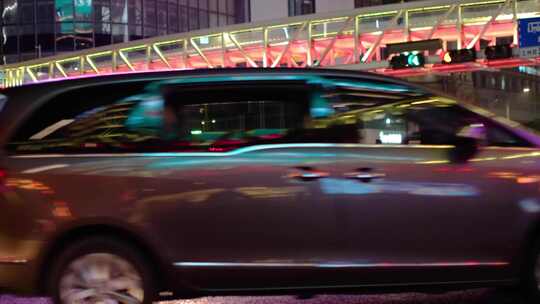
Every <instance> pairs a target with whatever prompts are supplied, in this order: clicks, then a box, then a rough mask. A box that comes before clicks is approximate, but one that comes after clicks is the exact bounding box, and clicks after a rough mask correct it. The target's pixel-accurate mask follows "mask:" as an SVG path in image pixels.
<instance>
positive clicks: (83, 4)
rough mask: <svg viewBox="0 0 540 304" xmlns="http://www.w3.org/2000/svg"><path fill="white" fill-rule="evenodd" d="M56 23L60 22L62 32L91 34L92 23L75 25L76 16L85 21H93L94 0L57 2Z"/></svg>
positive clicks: (55, 3) (60, 0) (63, 0)
mask: <svg viewBox="0 0 540 304" xmlns="http://www.w3.org/2000/svg"><path fill="white" fill-rule="evenodd" d="M54 7H55V11H56V21H57V22H60V32H61V33H62V34H69V33H75V32H79V33H80V32H91V31H92V23H90V22H83V23H79V22H78V23H76V24H74V23H73V20H74V15H77V17H82V19H84V20H91V15H92V11H93V9H92V0H55V1H54Z"/></svg>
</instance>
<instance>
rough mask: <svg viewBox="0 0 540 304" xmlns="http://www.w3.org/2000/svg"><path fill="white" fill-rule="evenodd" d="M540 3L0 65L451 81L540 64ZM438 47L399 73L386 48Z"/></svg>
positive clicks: (383, 14)
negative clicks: (333, 73)
mask: <svg viewBox="0 0 540 304" xmlns="http://www.w3.org/2000/svg"><path fill="white" fill-rule="evenodd" d="M539 16H540V1H539V0H523V1H519V0H484V1H479V0H442V1H437V0H432V1H415V2H407V3H400V4H391V5H383V6H374V7H366V8H360V9H355V10H350V11H344V12H343V11H342V12H334V13H324V14H314V15H305V16H297V17H292V18H287V19H282V20H273V21H268V22H262V23H249V24H241V25H234V26H229V27H221V28H215V29H209V30H201V31H195V32H188V33H180V34H174V35H168V36H159V37H153V38H149V39H144V40H137V41H131V42H128V43H121V44H114V45H109V46H105V47H100V48H95V49H88V50H84V51H79V52H71V53H66V54H63V55H58V56H54V57H46V58H41V59H36V60H32V61H26V62H21V63H17V64H10V65H5V66H0V70H1V71H2V72H3V73H4V81H3V86H4V87H11V86H18V85H21V84H26V83H36V82H41V81H49V80H52V79H66V78H72V77H81V76H92V75H104V74H117V73H129V72H141V71H158V70H183V69H202V68H204V69H206V68H221V67H227V68H235V67H265V68H273V67H311V68H316V67H335V68H344V69H356V70H369V71H373V72H377V73H382V74H387V75H395V76H402V77H407V76H416V75H425V74H447V73H452V72H465V71H474V70H478V69H486V68H493V69H498V68H507V67H516V66H522V65H534V64H539V63H540V56H539V57H532V58H530V57H529V58H525V57H520V55H519V52H518V50H517V42H518V26H517V24H518V22H517V20H518V19H523V18H530V17H539ZM428 39H441V41H442V48H441V49H440V50H438V51H437V52H433V51H432V52H430V53H429V54H428V53H427V52H426V56H427V57H426V58H427V59H426V64H425V65H424V66H423V67H418V68H406V69H396V70H393V69H391V68H389V67H388V65H389V55H390V54H387V53H388V52H387V50H386V46H387V45H388V44H393V43H400V42H412V41H419V40H428ZM501 41H505V42H506V43H508V42H509V43H512V44H513V45H514V46H516V48H514V56H513V57H512V58H506V59H498V60H486V59H485V58H482V56H480V57H479V58H478V59H477V60H475V61H473V62H467V63H461V64H442V63H441V58H442V56H443V54H444V51H445V50H446V49H447V48H449V49H456V48H457V49H462V48H474V49H476V50H480V48H481V46H486V45H495V44H497V43H498V42H501Z"/></svg>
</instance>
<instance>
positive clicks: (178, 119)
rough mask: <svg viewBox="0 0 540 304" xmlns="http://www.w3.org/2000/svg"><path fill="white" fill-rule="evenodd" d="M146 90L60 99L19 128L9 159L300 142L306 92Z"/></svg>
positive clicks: (301, 87) (284, 87) (279, 87)
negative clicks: (27, 156) (47, 155)
mask: <svg viewBox="0 0 540 304" xmlns="http://www.w3.org/2000/svg"><path fill="white" fill-rule="evenodd" d="M148 87H149V84H148V83H144V84H140V85H135V86H128V87H123V86H122V85H120V86H113V87H111V88H109V89H96V88H92V89H91V90H90V89H83V90H75V91H73V92H70V93H68V94H64V95H62V96H59V97H57V98H55V99H53V100H51V101H49V102H48V103H47V104H46V105H45V106H43V107H42V108H41V109H39V110H38V111H37V112H36V113H34V114H33V115H32V116H31V117H30V119H29V120H28V121H27V122H26V123H25V124H23V126H22V127H21V128H20V129H19V131H18V132H17V134H15V136H14V137H13V138H12V140H11V141H10V142H9V143H8V147H7V148H8V151H10V152H11V153H16V154H21V153H118V152H122V153H131V152H203V151H204V152H223V151H229V150H232V149H236V148H239V147H244V146H249V145H256V144H270V143H284V142H295V141H299V140H300V138H303V137H302V136H303V135H302V134H303V131H302V130H303V128H304V124H303V123H304V120H306V119H307V116H308V113H309V107H308V103H309V98H310V93H309V90H307V89H306V85H305V84H295V85H289V84H261V85H259V86H257V85H254V84H253V83H246V84H240V85H231V84H227V85H221V86H220V85H216V84H212V85H211V86H202V85H199V86H193V85H192V86H187V87H186V86H167V87H160V88H159V89H158V90H148ZM145 88H146V89H145ZM119 92H125V93H119Z"/></svg>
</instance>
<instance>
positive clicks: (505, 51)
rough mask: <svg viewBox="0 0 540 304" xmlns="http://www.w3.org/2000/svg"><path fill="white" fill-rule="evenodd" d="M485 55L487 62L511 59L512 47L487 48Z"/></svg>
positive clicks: (508, 45) (495, 46) (503, 45)
mask: <svg viewBox="0 0 540 304" xmlns="http://www.w3.org/2000/svg"><path fill="white" fill-rule="evenodd" d="M485 54H486V59H488V60H492V59H504V58H510V57H512V46H511V45H510V44H501V45H494V46H488V47H486V50H485Z"/></svg>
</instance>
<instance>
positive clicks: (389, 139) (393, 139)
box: [379, 131, 403, 144]
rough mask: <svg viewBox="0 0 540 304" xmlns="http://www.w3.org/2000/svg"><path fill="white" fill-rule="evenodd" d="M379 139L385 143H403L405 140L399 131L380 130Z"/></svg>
mask: <svg viewBox="0 0 540 304" xmlns="http://www.w3.org/2000/svg"><path fill="white" fill-rule="evenodd" d="M379 139H380V140H381V143H383V144H401V143H402V142H403V136H402V135H401V134H399V133H384V132H383V131H381V132H379Z"/></svg>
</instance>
